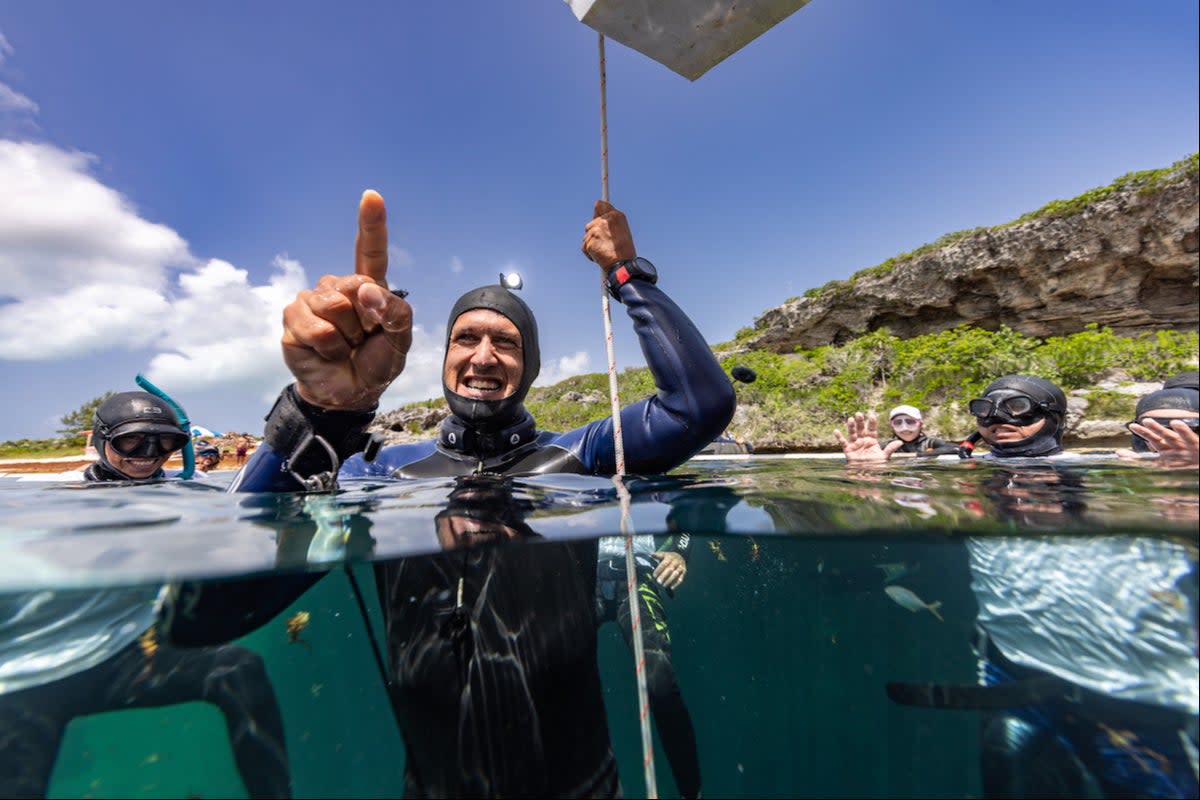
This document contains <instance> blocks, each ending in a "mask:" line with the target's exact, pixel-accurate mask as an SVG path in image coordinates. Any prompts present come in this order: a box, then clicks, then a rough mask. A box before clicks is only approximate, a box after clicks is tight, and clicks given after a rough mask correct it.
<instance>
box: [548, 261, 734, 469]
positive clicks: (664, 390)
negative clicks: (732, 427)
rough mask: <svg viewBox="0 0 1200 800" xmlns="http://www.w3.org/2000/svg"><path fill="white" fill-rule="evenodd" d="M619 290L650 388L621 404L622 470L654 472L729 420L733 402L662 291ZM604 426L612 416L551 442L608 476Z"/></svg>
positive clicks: (638, 286) (706, 352)
mask: <svg viewBox="0 0 1200 800" xmlns="http://www.w3.org/2000/svg"><path fill="white" fill-rule="evenodd" d="M620 292H621V301H622V302H623V303H624V304H625V308H626V310H627V311H628V313H629V317H630V318H631V319H632V320H633V327H634V331H635V333H636V334H637V337H638V340H639V342H640V343H641V346H642V353H643V355H644V356H645V358H646V365H647V366H648V367H649V368H650V372H651V374H652V375H653V376H654V384H655V386H656V387H657V390H658V391H657V392H656V393H655V394H654V396H653V397H650V398H647V399H645V400H642V401H639V402H636V403H633V404H631V405H628V406H626V407H625V408H623V409H621V435H622V441H623V444H624V448H625V471H626V472H627V473H631V474H641V475H653V474H661V473H664V472H667V471H669V470H671V469H674V468H675V467H677V466H679V465H680V464H682V463H683V462H685V461H687V460H688V459H689V458H691V457H692V456H693V455H695V454H696V453H697V452H699V451H700V449H701V448H703V447H704V446H705V445H706V444H708V443H709V442H711V441H712V440H713V439H715V438H716V437H717V436H719V435H720V434H721V433H722V432H723V431H724V430H725V428H726V427H727V426H728V425H729V421H730V420H731V419H732V418H733V411H734V408H735V406H736V403H737V400H736V397H735V396H734V392H733V385H732V383H731V382H730V379H729V377H728V376H727V375H726V374H725V371H724V370H722V369H721V365H720V364H719V363H718V362H717V359H716V358H715V357H714V356H713V354H712V350H711V349H710V348H709V346H708V342H706V341H705V340H704V337H703V336H702V335H701V334H700V331H699V330H698V329H697V328H696V326H695V324H693V323H692V321H691V320H690V319H688V317H687V315H686V314H684V313H683V311H682V310H681V309H680V308H679V306H677V305H676V304H675V302H674V301H673V300H671V298H669V297H667V295H666V293H664V292H663V291H662V289H660V288H658V287H657V286H655V285H653V284H650V283H647V282H646V281H637V280H634V281H629V282H628V283H626V284H625V285H624V286H622V287H621V289H620ZM612 428H613V425H612V418H611V417H606V418H605V419H602V420H597V421H596V422H593V423H590V424H588V425H585V426H583V427H582V428H577V429H576V430H574V431H570V432H568V433H565V434H563V435H562V436H561V437H560V438H559V439H558V440H557V441H556V442H555V443H556V444H558V445H559V446H561V447H565V448H567V449H569V450H571V451H572V452H574V453H575V455H576V456H577V457H578V458H579V460H580V461H581V462H582V463H583V464H584V466H585V467H586V468H587V469H589V470H590V471H591V472H592V473H593V474H595V475H613V474H615V473H616V446H615V444H614V442H613V430H612Z"/></svg>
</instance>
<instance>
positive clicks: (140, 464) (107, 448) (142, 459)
mask: <svg viewBox="0 0 1200 800" xmlns="http://www.w3.org/2000/svg"><path fill="white" fill-rule="evenodd" d="M104 455H105V457H106V458H108V463H109V464H112V466H113V468H114V469H115V470H116V471H117V472H120V473H121V474H122V475H124V476H125V477H127V478H129V479H131V480H135V481H140V480H145V479H146V478H149V477H150V476H151V475H153V474H154V473H155V472H158V468H159V467H161V466H162V465H163V464H165V463H167V459H168V458H170V457H171V456H170V454H169V453H168V454H167V455H162V456H155V457H148V456H123V455H121V454H120V453H118V452H117V451H116V450H115V449H114V448H113V446H112V442H105V443H104Z"/></svg>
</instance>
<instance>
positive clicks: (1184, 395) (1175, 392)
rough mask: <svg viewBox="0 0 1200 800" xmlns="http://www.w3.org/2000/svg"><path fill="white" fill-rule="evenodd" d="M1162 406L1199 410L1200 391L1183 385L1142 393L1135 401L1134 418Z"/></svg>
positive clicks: (1138, 417)
mask: <svg viewBox="0 0 1200 800" xmlns="http://www.w3.org/2000/svg"><path fill="white" fill-rule="evenodd" d="M1164 408H1177V409H1182V410H1184V411H1200V391H1198V390H1196V389H1188V388H1184V387H1175V388H1172V389H1159V390H1158V391H1155V392H1151V393H1150V394H1147V395H1143V396H1142V398H1141V399H1140V400H1138V403H1137V411H1135V412H1134V415H1133V416H1134V418H1135V419H1141V418H1142V417H1144V416H1145V415H1147V414H1149V413H1150V412H1151V411H1157V410H1159V409H1164Z"/></svg>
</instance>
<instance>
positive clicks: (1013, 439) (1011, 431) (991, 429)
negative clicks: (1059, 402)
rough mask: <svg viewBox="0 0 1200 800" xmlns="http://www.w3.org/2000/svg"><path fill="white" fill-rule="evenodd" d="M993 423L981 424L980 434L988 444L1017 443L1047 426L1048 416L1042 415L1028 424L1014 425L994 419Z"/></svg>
mask: <svg viewBox="0 0 1200 800" xmlns="http://www.w3.org/2000/svg"><path fill="white" fill-rule="evenodd" d="M990 419H993V421H994V424H992V425H987V426H985V425H983V424H980V425H979V435H980V436H982V437H983V440H984V441H985V442H987V443H988V444H1016V443H1017V442H1020V441H1024V440H1025V439H1028V438H1029V437H1030V436H1033V435H1035V434H1036V433H1037V432H1038V431H1040V430H1041V429H1042V428H1044V427H1046V418H1045V417H1040V418H1038V419H1037V420H1036V421H1034V422H1031V423H1029V424H1028V425H1012V424H1009V423H1007V422H1000V421H998V420H994V418H990Z"/></svg>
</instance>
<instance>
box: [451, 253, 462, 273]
mask: <svg viewBox="0 0 1200 800" xmlns="http://www.w3.org/2000/svg"><path fill="white" fill-rule="evenodd" d="M450 271H451V272H453V273H454V274H455V275H457V274H459V273H460V272H462V271H463V261H462V259H461V258H459V257H458V256H450Z"/></svg>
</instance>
